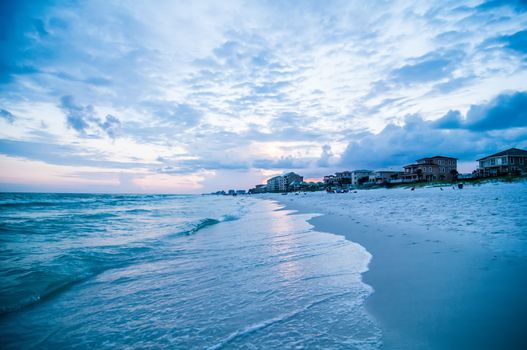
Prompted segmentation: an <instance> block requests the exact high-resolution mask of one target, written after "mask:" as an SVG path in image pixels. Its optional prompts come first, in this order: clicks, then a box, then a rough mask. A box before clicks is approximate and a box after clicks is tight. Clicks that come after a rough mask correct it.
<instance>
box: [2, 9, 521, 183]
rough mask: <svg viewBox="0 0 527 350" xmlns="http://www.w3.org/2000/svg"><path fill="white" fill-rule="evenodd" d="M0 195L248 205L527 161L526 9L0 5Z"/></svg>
mask: <svg viewBox="0 0 527 350" xmlns="http://www.w3.org/2000/svg"><path fill="white" fill-rule="evenodd" d="M0 10H1V11H0V13H1V15H2V21H1V23H0V50H1V52H2V55H1V56H0V90H1V92H0V166H1V168H2V172H1V174H0V190H22V191H94V192H178V193H199V192H205V191H212V190H215V189H221V188H225V189H226V188H233V187H240V188H247V187H249V186H251V185H253V184H256V183H260V182H262V181H263V180H264V179H265V178H267V177H269V176H272V175H274V174H277V173H281V172H283V171H285V170H294V171H297V172H299V173H301V174H303V175H305V176H306V177H308V178H317V177H320V176H323V175H325V174H329V173H333V172H334V171H337V170H343V169H350V170H352V169H356V168H372V169H378V168H388V167H394V168H397V167H401V166H402V165H404V164H407V163H410V162H412V161H413V160H415V159H417V158H420V157H423V156H427V155H436V154H445V155H450V156H455V157H458V158H459V159H460V164H461V170H462V171H469V170H472V168H473V167H474V160H475V159H477V158H478V157H480V156H482V155H485V154H488V153H493V152H496V151H499V150H501V149H504V148H508V147H524V148H525V147H527V5H526V4H525V2H524V1H466V2H462V1H441V2H433V1H430V2H425V1H236V0H233V1H227V2H218V1H178V2H174V1H148V2H145V1H127V2H122V1H109V0H105V1H97V0H95V1H89V2H85V1H39V2H34V1H3V2H1V4H0Z"/></svg>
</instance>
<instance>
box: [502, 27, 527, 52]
mask: <svg viewBox="0 0 527 350" xmlns="http://www.w3.org/2000/svg"><path fill="white" fill-rule="evenodd" d="M499 41H501V42H503V43H504V44H505V47H507V48H508V49H511V50H514V51H517V52H520V53H522V54H527V30H522V31H520V32H516V33H514V34H512V35H504V36H502V37H500V38H499Z"/></svg>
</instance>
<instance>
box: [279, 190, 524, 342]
mask: <svg viewBox="0 0 527 350" xmlns="http://www.w3.org/2000/svg"><path fill="white" fill-rule="evenodd" d="M344 196H345V194H344ZM288 197H289V196H288ZM288 197H284V198H280V197H275V198H269V199H272V200H275V201H277V202H278V203H279V204H281V205H282V206H284V207H283V210H294V211H295V213H293V214H291V215H295V214H307V213H311V214H312V213H318V214H322V215H321V216H316V217H314V218H312V219H310V220H309V221H308V222H309V223H310V224H311V225H313V226H314V228H313V229H314V230H316V231H322V232H329V233H333V234H337V235H341V236H344V237H345V238H346V239H348V240H350V241H352V242H355V243H358V244H360V245H361V246H363V247H364V248H365V249H366V250H367V251H368V252H369V253H370V254H371V255H372V259H371V261H370V264H369V270H368V271H367V272H365V273H363V274H362V277H363V282H364V283H366V284H368V285H370V286H371V287H373V289H374V292H373V294H372V295H370V296H369V298H368V299H367V301H366V304H365V308H366V311H367V312H368V313H369V314H370V315H371V316H372V317H373V319H374V320H375V321H376V322H377V323H378V325H379V327H380V328H381V330H382V332H383V344H384V345H383V347H382V348H383V349H415V348H426V349H464V348H478V349H496V348H508V349H520V348H522V347H524V346H525V344H527V335H524V334H523V333H524V332H523V331H524V329H523V328H524V325H525V324H527V301H526V299H527V298H526V297H524V296H523V294H522V293H523V291H524V290H525V287H527V273H526V271H527V259H526V258H525V256H524V255H522V254H519V255H515V254H506V253H503V252H497V251H494V250H492V249H489V248H488V247H487V246H485V244H482V240H481V237H473V236H471V235H459V234H453V233H452V232H448V231H446V230H441V229H440V228H439V227H424V226H419V225H404V226H402V225H393V224H389V223H386V222H382V221H380V220H374V219H375V217H374V215H373V214H372V215H371V216H369V217H360V218H358V217H353V215H351V214H350V215H343V214H342V213H337V212H331V208H328V210H327V211H328V212H326V213H320V211H319V210H316V208H313V207H312V206H310V205H309V203H302V200H293V199H291V200H287V199H288ZM289 198H290V197H289ZM297 198H302V197H297ZM335 205H337V204H335ZM483 241H484V240H483Z"/></svg>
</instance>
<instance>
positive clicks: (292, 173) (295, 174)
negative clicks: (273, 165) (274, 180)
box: [282, 171, 302, 176]
mask: <svg viewBox="0 0 527 350" xmlns="http://www.w3.org/2000/svg"><path fill="white" fill-rule="evenodd" d="M290 175H294V176H302V175H298V174H297V173H295V172H293V171H290V172H288V173H285V174H283V175H282V176H290Z"/></svg>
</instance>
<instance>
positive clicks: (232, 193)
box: [227, 190, 236, 196]
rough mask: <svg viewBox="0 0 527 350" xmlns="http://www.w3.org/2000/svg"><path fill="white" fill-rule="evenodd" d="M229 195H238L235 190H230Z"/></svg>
mask: <svg viewBox="0 0 527 350" xmlns="http://www.w3.org/2000/svg"><path fill="white" fill-rule="evenodd" d="M227 194H228V195H229V196H235V195H236V191H235V190H229V191H228V192H227Z"/></svg>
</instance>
